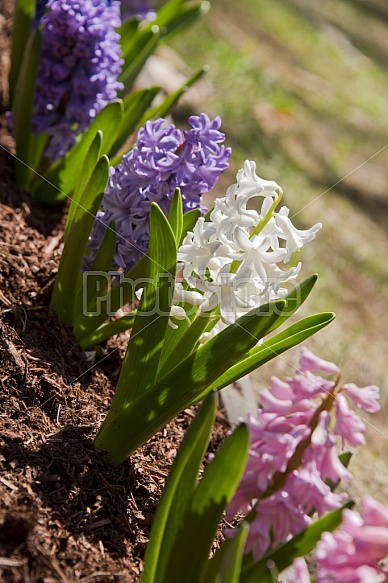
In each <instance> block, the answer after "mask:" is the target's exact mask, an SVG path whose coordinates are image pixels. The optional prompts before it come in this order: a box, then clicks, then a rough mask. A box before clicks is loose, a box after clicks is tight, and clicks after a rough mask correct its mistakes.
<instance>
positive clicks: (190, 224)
mask: <svg viewBox="0 0 388 583" xmlns="http://www.w3.org/2000/svg"><path fill="white" fill-rule="evenodd" d="M200 216H201V211H200V210H199V209H193V210H191V211H189V212H188V213H185V214H184V215H183V227H182V237H181V241H180V245H182V241H183V239H184V238H185V237H186V235H187V233H188V232H189V231H192V230H193V229H194V226H195V223H196V222H197V221H198V219H199V217H200Z"/></svg>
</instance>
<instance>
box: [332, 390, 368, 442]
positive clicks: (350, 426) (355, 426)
mask: <svg viewBox="0 0 388 583" xmlns="http://www.w3.org/2000/svg"><path fill="white" fill-rule="evenodd" d="M335 407H336V413H337V415H336V424H335V427H334V433H335V434H336V435H339V436H340V437H341V439H342V448H343V447H344V444H345V441H347V442H348V443H349V444H350V445H353V446H357V445H365V437H364V433H365V429H366V428H365V425H364V423H363V422H362V421H361V419H360V418H359V416H358V415H357V414H356V413H354V412H353V411H351V410H350V409H349V406H348V402H347V400H346V399H345V397H344V396H343V395H337V398H336V403H335Z"/></svg>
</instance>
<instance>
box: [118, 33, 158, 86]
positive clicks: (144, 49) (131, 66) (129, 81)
mask: <svg viewBox="0 0 388 583" xmlns="http://www.w3.org/2000/svg"><path fill="white" fill-rule="evenodd" d="M142 33H143V37H144V38H145V37H146V35H147V42H146V43H144V44H143V45H142V46H139V47H138V48H137V50H136V52H135V53H133V52H132V51H131V53H130V54H129V55H127V57H126V58H125V65H124V68H123V72H122V73H121V75H120V81H121V82H122V83H124V89H123V90H122V91H121V92H120V94H121V95H126V94H127V93H128V92H129V91H130V90H131V88H132V86H133V84H134V82H135V80H136V77H137V76H138V74H139V73H140V71H141V70H142V68H143V67H144V64H145V63H146V61H147V59H148V57H149V56H150V55H151V54H152V53H153V52H154V50H155V49H156V47H157V45H158V42H159V38H160V32H159V29H158V27H157V26H155V25H153V26H152V27H151V28H150V29H149V30H147V31H142Z"/></svg>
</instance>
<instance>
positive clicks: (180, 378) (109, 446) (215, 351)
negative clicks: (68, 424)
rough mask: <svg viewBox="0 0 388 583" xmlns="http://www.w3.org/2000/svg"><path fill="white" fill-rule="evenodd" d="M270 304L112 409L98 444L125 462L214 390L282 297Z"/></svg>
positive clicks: (260, 334) (276, 314)
mask: <svg viewBox="0 0 388 583" xmlns="http://www.w3.org/2000/svg"><path fill="white" fill-rule="evenodd" d="M270 305H271V308H270V307H269V305H266V306H262V307H260V308H257V309H255V310H251V311H250V312H249V313H248V314H246V315H244V316H242V317H241V318H239V319H238V320H237V321H236V322H235V323H234V324H232V325H231V326H228V327H227V328H226V329H225V330H222V331H221V332H219V333H218V334H217V335H216V336H214V338H212V339H211V340H209V341H208V342H207V343H206V344H205V345H204V346H202V347H201V348H200V349H199V350H196V351H195V352H194V353H192V354H190V356H188V357H187V358H186V359H185V360H184V361H183V362H181V363H180V364H179V365H178V366H177V367H176V368H174V370H172V371H171V372H170V373H169V374H167V375H166V376H165V377H163V378H161V379H160V380H158V381H157V382H156V383H155V384H154V385H153V386H152V387H150V388H148V389H147V391H145V393H144V394H142V395H141V396H140V397H139V398H138V399H136V400H135V401H133V402H132V403H130V404H129V405H124V406H121V407H120V408H118V410H117V411H118V412H117V413H116V414H114V413H112V411H109V413H108V415H107V417H106V419H105V421H104V423H103V425H102V427H101V429H100V431H99V433H98V435H97V437H96V440H95V445H96V447H97V448H98V449H105V450H107V451H108V454H109V456H110V457H111V459H113V461H115V462H116V463H121V462H122V461H124V460H125V459H126V458H127V457H128V456H129V455H130V454H131V453H132V452H133V451H134V450H135V449H136V448H137V447H139V446H140V445H142V444H143V443H145V442H146V441H147V439H149V438H150V437H151V436H152V435H154V433H156V432H157V431H158V430H159V429H160V428H161V427H163V426H164V425H165V424H166V423H168V422H169V421H171V419H173V418H174V417H175V416H176V415H177V414H178V413H179V412H180V411H182V409H185V408H186V407H187V406H188V405H189V403H191V402H192V401H193V400H194V399H195V398H196V397H197V396H198V395H200V394H203V395H204V394H205V393H208V392H210V386H211V385H212V383H213V382H214V381H215V380H216V379H218V378H219V377H220V376H221V375H222V374H223V373H224V372H225V371H226V370H228V368H230V367H231V366H233V365H235V364H236V363H237V362H239V360H240V359H241V358H242V357H243V356H244V355H245V354H246V352H247V351H248V350H250V349H251V348H252V347H253V346H255V345H256V344H257V342H258V340H259V339H260V338H262V337H263V336H264V335H265V334H266V331H267V330H268V328H269V327H270V326H272V324H273V322H274V321H275V320H276V318H278V317H279V315H280V314H281V308H282V306H284V302H283V300H278V301H276V302H273V303H271V304H270ZM136 366H137V367H138V366H140V364H139V363H138V364H136ZM121 376H122V375H121ZM123 380H124V377H123ZM205 389H206V391H205ZM123 390H125V389H124V388H123Z"/></svg>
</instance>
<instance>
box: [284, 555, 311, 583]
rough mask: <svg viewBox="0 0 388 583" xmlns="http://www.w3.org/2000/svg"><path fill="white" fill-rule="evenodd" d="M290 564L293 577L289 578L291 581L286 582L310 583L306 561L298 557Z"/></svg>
mask: <svg viewBox="0 0 388 583" xmlns="http://www.w3.org/2000/svg"><path fill="white" fill-rule="evenodd" d="M292 564H293V567H294V570H295V576H291V579H289V580H288V581H289V583H310V575H309V572H308V569H307V565H306V561H305V560H304V559H302V558H301V557H298V558H297V559H295V560H294V562H293V563H292Z"/></svg>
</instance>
